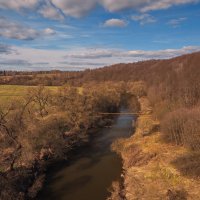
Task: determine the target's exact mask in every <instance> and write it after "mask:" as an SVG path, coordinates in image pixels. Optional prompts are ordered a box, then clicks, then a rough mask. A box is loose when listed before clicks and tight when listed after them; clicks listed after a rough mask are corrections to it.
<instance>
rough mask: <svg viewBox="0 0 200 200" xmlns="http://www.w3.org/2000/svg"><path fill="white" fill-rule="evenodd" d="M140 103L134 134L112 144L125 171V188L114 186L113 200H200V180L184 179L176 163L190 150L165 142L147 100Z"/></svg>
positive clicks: (123, 186) (141, 100)
mask: <svg viewBox="0 0 200 200" xmlns="http://www.w3.org/2000/svg"><path fill="white" fill-rule="evenodd" d="M139 102H140V105H141V114H140V115H139V116H138V119H137V123H136V130H135V134H134V135H133V136H132V137H130V138H129V139H121V140H118V141H117V142H115V143H114V144H113V149H114V150H115V151H116V152H117V153H119V154H120V155H121V157H122V159H123V170H124V172H123V175H122V176H123V185H122V186H121V187H120V186H119V184H117V183H115V186H114V191H113V194H112V196H111V198H110V199H112V200H121V199H126V200H136V199H140V200H143V199H144V200H154V199H158V200H159V199H160V200H161V199H162V200H163V199H166V200H167V199H168V200H186V199H188V200H199V199H200V197H199V188H200V180H199V179H198V178H192V177H188V176H184V175H183V174H182V173H181V172H180V170H178V168H177V167H176V165H175V164H174V163H175V161H177V160H178V159H180V158H182V157H183V158H184V156H185V155H187V154H189V152H188V150H187V149H186V148H184V147H179V146H175V145H172V144H169V143H165V142H163V141H162V139H161V132H160V130H159V121H156V120H154V119H153V116H152V108H151V106H150V104H149V101H148V99H147V98H146V97H142V98H140V99H139ZM191 162H192V161H191ZM183 164H184V165H186V164H187V163H183ZM197 167H198V166H197Z"/></svg>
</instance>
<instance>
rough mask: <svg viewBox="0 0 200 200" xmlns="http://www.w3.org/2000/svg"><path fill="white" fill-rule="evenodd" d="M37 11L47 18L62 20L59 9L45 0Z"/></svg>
mask: <svg viewBox="0 0 200 200" xmlns="http://www.w3.org/2000/svg"><path fill="white" fill-rule="evenodd" d="M39 13H40V14H41V15H42V16H43V17H45V18H49V19H54V20H63V19H64V16H63V15H62V14H61V12H60V10H59V9H57V8H55V7H53V6H52V5H51V4H50V3H48V2H47V4H45V5H43V6H42V7H41V8H40V10H39Z"/></svg>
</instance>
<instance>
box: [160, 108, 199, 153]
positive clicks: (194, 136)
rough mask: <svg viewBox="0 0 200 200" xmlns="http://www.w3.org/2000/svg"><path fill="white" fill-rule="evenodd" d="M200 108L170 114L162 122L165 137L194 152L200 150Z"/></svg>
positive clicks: (180, 110)
mask: <svg viewBox="0 0 200 200" xmlns="http://www.w3.org/2000/svg"><path fill="white" fill-rule="evenodd" d="M199 119H200V108H199V107H198V108H193V109H179V110H176V111H173V112H170V113H168V114H167V115H166V117H165V118H164V119H163V120H162V121H161V129H162V132H163V137H164V139H165V140H166V141H169V142H173V143H175V144H176V145H184V146H187V147H189V148H190V149H192V150H199V149H200V126H199Z"/></svg>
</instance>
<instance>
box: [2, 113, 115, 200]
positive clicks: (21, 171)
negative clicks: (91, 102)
mask: <svg viewBox="0 0 200 200" xmlns="http://www.w3.org/2000/svg"><path fill="white" fill-rule="evenodd" d="M112 121H113V120H112V118H109V117H108V116H104V117H103V118H100V119H99V120H97V121H96V123H95V128H94V127H93V128H90V129H88V130H84V131H82V132H81V133H76V134H71V135H70V134H67V135H66V137H65V146H66V148H65V152H64V153H63V156H62V157H60V158H59V160H58V159H55V158H54V157H53V154H51V151H50V150H49V149H43V150H42V151H41V153H40V155H36V156H35V161H34V162H33V164H32V165H30V166H24V167H20V168H15V169H14V170H8V171H6V172H3V173H2V172H1V173H0V197H1V200H8V199H9V200H24V199H37V194H38V192H39V191H40V190H41V189H42V188H43V185H44V183H45V179H46V170H47V169H48V167H49V166H50V165H52V164H54V163H56V162H59V161H61V160H70V159H71V157H73V151H74V150H77V149H78V148H81V147H83V146H84V145H87V144H88V143H89V138H90V137H91V136H92V135H93V134H95V133H97V132H98V131H99V130H100V129H101V128H103V127H105V126H110V125H111V124H112ZM1 159H3V158H1ZM5 159H6V158H5Z"/></svg>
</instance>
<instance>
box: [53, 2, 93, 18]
mask: <svg viewBox="0 0 200 200" xmlns="http://www.w3.org/2000/svg"><path fill="white" fill-rule="evenodd" d="M51 2H52V4H54V5H55V6H56V7H57V8H59V9H60V10H62V12H63V13H64V14H65V15H67V16H68V15H69V16H71V17H75V18H79V17H82V16H84V15H85V14H87V13H88V12H89V11H90V10H92V9H93V8H94V6H95V5H96V3H97V1H96V0H84V1H83V0H51Z"/></svg>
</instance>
